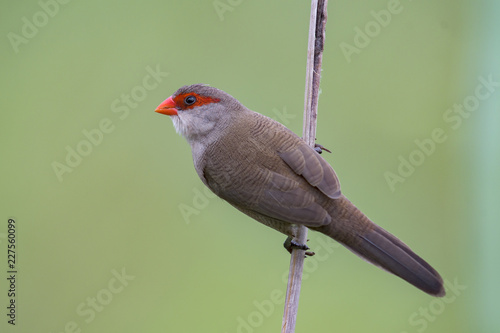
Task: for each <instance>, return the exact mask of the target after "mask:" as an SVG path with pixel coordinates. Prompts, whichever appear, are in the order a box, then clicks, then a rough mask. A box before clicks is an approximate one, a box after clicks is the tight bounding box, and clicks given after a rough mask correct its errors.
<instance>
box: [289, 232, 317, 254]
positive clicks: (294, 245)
mask: <svg viewBox="0 0 500 333" xmlns="http://www.w3.org/2000/svg"><path fill="white" fill-rule="evenodd" d="M283 246H284V247H285V249H286V250H287V251H288V252H290V253H292V250H293V249H297V250H303V251H306V253H305V255H306V257H308V256H309V257H312V256H313V255H315V254H316V253H314V252H313V251H307V250H310V249H309V246H307V245H306V244H300V243H298V242H296V241H295V240H294V239H293V237H291V236H288V238H287V239H286V240H285V242H284V243H283Z"/></svg>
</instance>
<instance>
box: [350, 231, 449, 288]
mask: <svg viewBox="0 0 500 333" xmlns="http://www.w3.org/2000/svg"><path fill="white" fill-rule="evenodd" d="M359 238H360V239H361V241H360V242H358V244H357V246H356V248H352V247H351V250H353V251H354V252H355V253H357V254H359V255H361V256H362V257H364V258H365V259H367V260H368V261H369V262H371V263H372V264H374V265H376V266H379V267H380V268H382V269H385V270H387V271H389V272H391V273H393V274H394V275H397V276H399V277H400V278H402V279H403V280H405V281H407V282H409V283H411V284H412V285H414V286H415V287H417V288H419V289H421V290H423V291H425V292H426V293H428V294H431V295H434V296H444V294H445V291H444V288H443V280H442V278H441V276H440V275H439V273H438V272H437V271H436V270H435V269H434V268H432V267H431V265H429V264H428V263H427V262H425V261H424V260H423V259H422V258H420V257H419V256H418V255H416V254H415V253H414V252H413V251H412V250H411V249H410V248H409V247H408V246H407V245H406V244H404V243H403V242H402V241H400V240H399V239H397V238H396V237H394V236H393V235H391V234H390V233H388V232H387V231H385V230H384V229H382V228H380V227H379V226H375V228H373V229H372V230H370V231H368V232H367V233H365V234H363V235H359Z"/></svg>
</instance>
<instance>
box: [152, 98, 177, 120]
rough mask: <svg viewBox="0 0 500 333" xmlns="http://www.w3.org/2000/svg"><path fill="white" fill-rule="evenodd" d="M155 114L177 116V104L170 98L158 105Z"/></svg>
mask: <svg viewBox="0 0 500 333" xmlns="http://www.w3.org/2000/svg"><path fill="white" fill-rule="evenodd" d="M155 112H158V113H161V114H166V115H167V116H177V104H175V102H174V100H173V99H172V96H170V97H169V98H167V99H166V100H164V101H163V102H162V103H161V104H160V105H158V107H157V108H156V110H155Z"/></svg>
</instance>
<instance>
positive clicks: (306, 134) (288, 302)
mask: <svg viewBox="0 0 500 333" xmlns="http://www.w3.org/2000/svg"><path fill="white" fill-rule="evenodd" d="M327 3H328V0H312V1H311V17H310V20H309V41H308V45H307V68H306V88H305V97H304V127H303V136H302V138H303V140H304V141H305V142H306V143H307V144H308V145H310V146H311V147H314V145H315V140H316V120H317V117H318V98H319V82H320V78H321V62H322V59H323V45H324V39H325V26H326V19H327V15H326V6H327ZM295 241H296V242H297V243H299V244H306V242H307V228H306V227H305V226H303V225H301V226H299V229H298V232H297V237H296V238H295ZM304 257H305V251H304V250H299V249H294V250H293V251H292V255H291V258H290V271H289V273H288V284H287V288H286V299H285V310H284V313H283V321H282V324H281V332H282V333H293V332H295V322H296V320H297V310H298V308H299V296H300V286H301V283H302V271H303V267H304Z"/></svg>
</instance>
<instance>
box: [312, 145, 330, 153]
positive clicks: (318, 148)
mask: <svg viewBox="0 0 500 333" xmlns="http://www.w3.org/2000/svg"><path fill="white" fill-rule="evenodd" d="M314 150H316V152H317V153H318V154H321V153H322V152H323V150H324V151H327V152H329V153H331V151H330V150H328V149H326V148H325V147H323V146H322V145H320V144H319V143H315V144H314Z"/></svg>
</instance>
